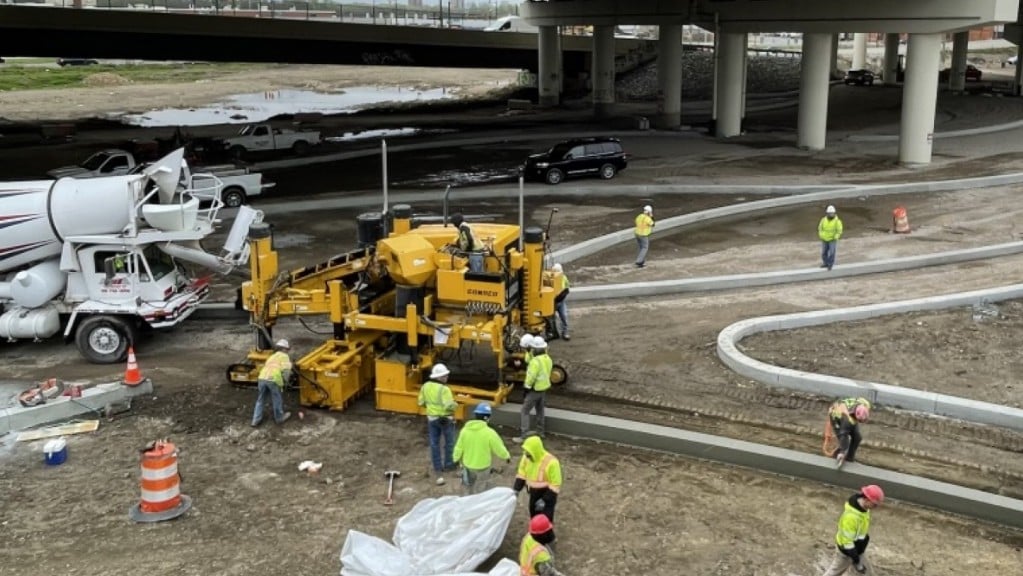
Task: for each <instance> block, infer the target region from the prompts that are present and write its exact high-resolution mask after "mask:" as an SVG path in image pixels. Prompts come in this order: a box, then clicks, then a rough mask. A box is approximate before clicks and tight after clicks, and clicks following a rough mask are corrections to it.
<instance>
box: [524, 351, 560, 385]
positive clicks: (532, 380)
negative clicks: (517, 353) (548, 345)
mask: <svg viewBox="0 0 1023 576" xmlns="http://www.w3.org/2000/svg"><path fill="white" fill-rule="evenodd" d="M553 370H554V360H552V359H551V357H550V355H548V354H539V355H537V356H534V357H532V358H530V360H529V366H527V367H526V381H525V383H524V384H523V385H524V386H525V387H526V388H527V389H531V390H534V391H536V392H544V391H546V390H547V389H549V388H550V387H551V372H552V371H553Z"/></svg>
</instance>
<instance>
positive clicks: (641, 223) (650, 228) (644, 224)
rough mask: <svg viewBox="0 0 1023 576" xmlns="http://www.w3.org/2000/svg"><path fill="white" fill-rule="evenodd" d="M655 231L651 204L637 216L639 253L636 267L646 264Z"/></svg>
mask: <svg viewBox="0 0 1023 576" xmlns="http://www.w3.org/2000/svg"><path fill="white" fill-rule="evenodd" d="M653 233H654V207H653V206H650V205H649V204H648V205H646V206H644V207H643V212H642V213H640V214H639V216H636V244H637V245H638V246H639V254H636V268H642V267H643V266H646V253H647V250H649V249H650V235H651V234H653Z"/></svg>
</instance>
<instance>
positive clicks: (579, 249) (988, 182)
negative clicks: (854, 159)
mask: <svg viewBox="0 0 1023 576" xmlns="http://www.w3.org/2000/svg"><path fill="white" fill-rule="evenodd" d="M1021 182H1023V173H1019V172H1017V173H1013V174H1002V175H998V176H983V177H978V178H965V179H962V180H938V181H934V182H911V183H908V184H876V185H867V186H849V187H845V188H836V189H831V190H824V191H820V192H806V193H803V194H798V195H795V196H786V197H783V198H769V199H765V200H754V201H752V202H743V203H742V204H736V205H732V206H722V207H720V208H712V209H710V210H703V211H700V212H692V213H690V214H682V215H680V216H674V217H672V218H666V219H664V220H659V221H658V222H657V227H656V228H655V231H654V236H655V237H656V236H663V235H665V234H666V233H669V232H674V231H675V230H676V229H677V228H681V227H684V226H689V225H692V224H696V223H698V222H707V221H710V220H718V219H722V218H729V217H732V216H738V215H742V214H749V213H753V212H761V211H763V210H769V209H772V208H785V207H789V206H798V205H801V204H812V203H815V202H831V201H834V200H841V199H847V198H861V197H870V196H888V195H897V194H918V193H931V192H947V191H949V190H959V189H965V188H986V187H990V186H1005V185H1008V184H1019V183H1021ZM655 208H656V207H655ZM634 238H635V235H634V232H633V229H632V228H627V229H624V230H619V231H617V232H611V233H610V234H605V235H604V236H598V237H596V238H591V239H589V240H586V241H584V242H580V243H578V244H575V245H572V246H568V247H566V248H562V249H561V250H556V251H555V252H553V253H552V254H551V257H552V258H553V260H554V261H555V262H561V263H568V262H573V261H575V260H578V259H580V258H584V257H586V256H590V255H592V254H596V253H597V252H600V251H603V250H606V249H608V248H610V247H612V246H616V245H618V244H622V243H624V242H628V241H630V240H633V239H634Z"/></svg>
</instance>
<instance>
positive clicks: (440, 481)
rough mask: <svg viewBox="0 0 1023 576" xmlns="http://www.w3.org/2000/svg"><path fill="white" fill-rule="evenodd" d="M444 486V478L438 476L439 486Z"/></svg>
mask: <svg viewBox="0 0 1023 576" xmlns="http://www.w3.org/2000/svg"><path fill="white" fill-rule="evenodd" d="M443 485H444V477H443V476H437V486H443Z"/></svg>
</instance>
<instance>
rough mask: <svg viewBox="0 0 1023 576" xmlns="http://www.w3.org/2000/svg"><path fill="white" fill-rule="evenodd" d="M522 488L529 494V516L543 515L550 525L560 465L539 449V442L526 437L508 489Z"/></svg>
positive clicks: (518, 490) (516, 490)
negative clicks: (516, 469)
mask: <svg viewBox="0 0 1023 576" xmlns="http://www.w3.org/2000/svg"><path fill="white" fill-rule="evenodd" d="M523 488H525V489H526V492H527V493H528V494H529V514H530V515H531V516H532V515H533V514H544V515H546V516H547V519H548V520H550V521H551V522H554V507H555V506H557V504H558V494H560V493H561V462H559V461H558V459H557V458H556V457H555V456H554V454H551V453H550V452H548V451H547V450H546V449H545V448H544V447H543V440H541V439H540V438H539V437H538V436H530V437H529V438H526V440H525V441H524V442H523V443H522V459H521V460H519V469H518V473H517V474H516V475H515V483H514V484H513V485H512V489H513V490H515V492H516V493H519V492H522V489H523Z"/></svg>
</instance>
